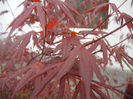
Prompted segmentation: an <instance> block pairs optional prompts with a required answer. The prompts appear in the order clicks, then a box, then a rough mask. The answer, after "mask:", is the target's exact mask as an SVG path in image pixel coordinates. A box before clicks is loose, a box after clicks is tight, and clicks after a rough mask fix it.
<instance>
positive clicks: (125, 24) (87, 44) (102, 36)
mask: <svg viewBox="0 0 133 99" xmlns="http://www.w3.org/2000/svg"><path fill="white" fill-rule="evenodd" d="M132 21H133V18H132V19H131V20H129V21H128V22H126V23H125V24H122V25H121V26H120V27H118V28H116V29H115V30H113V31H111V32H110V33H108V34H106V35H104V36H102V37H100V38H98V39H96V40H93V41H91V42H87V43H85V44H83V45H82V46H87V45H89V44H92V43H95V42H97V41H99V40H101V39H103V38H105V37H107V36H109V35H111V34H113V33H115V32H116V31H118V30H119V29H121V28H123V27H124V26H126V25H127V24H129V23H130V22H132Z"/></svg>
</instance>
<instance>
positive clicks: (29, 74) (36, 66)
mask: <svg viewBox="0 0 133 99" xmlns="http://www.w3.org/2000/svg"><path fill="white" fill-rule="evenodd" d="M42 66H43V64H41V63H40V62H36V63H35V64H32V65H31V68H30V70H29V71H27V72H26V74H24V77H23V78H22V79H21V80H20V81H19V83H18V84H17V86H16V88H15V90H14V92H13V95H12V99H13V98H14V95H15V94H16V92H17V91H18V90H20V89H21V88H22V87H24V85H25V84H26V82H27V80H28V79H29V78H30V77H32V75H33V74H36V73H38V72H39V71H40V70H41V68H42Z"/></svg>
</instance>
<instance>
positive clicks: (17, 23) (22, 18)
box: [8, 4, 35, 37]
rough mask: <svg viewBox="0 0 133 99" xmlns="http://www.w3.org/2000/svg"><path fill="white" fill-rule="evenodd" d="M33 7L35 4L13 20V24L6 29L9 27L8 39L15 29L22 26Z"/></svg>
mask: <svg viewBox="0 0 133 99" xmlns="http://www.w3.org/2000/svg"><path fill="white" fill-rule="evenodd" d="M34 7H35V4H34V5H31V6H30V7H29V8H27V9H26V10H24V11H23V12H22V13H21V14H20V15H19V16H18V17H17V18H15V20H13V22H12V23H11V24H10V25H9V26H8V28H10V27H11V30H10V33H9V37H10V36H11V34H12V33H13V31H14V30H15V29H17V28H18V27H19V26H21V25H23V23H24V21H25V20H26V19H27V18H28V17H29V16H30V14H31V12H32V10H33V8H34Z"/></svg>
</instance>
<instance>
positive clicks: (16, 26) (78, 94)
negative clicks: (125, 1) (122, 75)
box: [0, 0, 133, 99]
mask: <svg viewBox="0 0 133 99" xmlns="http://www.w3.org/2000/svg"><path fill="white" fill-rule="evenodd" d="M0 1H1V2H3V3H4V2H6V0H0ZM103 1H106V0H103ZM77 2H78V0H77ZM88 2H89V3H90V4H92V5H91V6H92V8H90V9H88V8H87V5H86V4H88ZM80 4H81V6H82V7H83V8H84V9H86V10H85V11H84V12H82V13H81V12H80V11H79V10H78V8H76V7H75V6H74V4H73V2H71V0H65V1H64V2H63V1H61V0H25V1H24V2H23V3H22V4H20V5H24V10H23V12H22V13H21V14H20V15H19V16H18V17H16V18H15V19H14V20H13V21H12V22H11V24H10V25H9V26H8V28H7V30H9V34H8V37H7V39H6V40H5V41H0V93H2V95H1V96H0V98H2V99H19V98H23V99H29V98H30V99H111V95H110V94H109V90H110V91H112V92H114V93H115V94H116V95H117V96H118V97H120V98H121V97H122V95H123V94H124V93H123V92H121V91H120V90H118V89H116V88H118V87H119V86H112V85H108V84H107V83H106V81H107V80H106V79H105V77H106V75H104V73H103V72H105V71H106V68H107V66H108V64H109V63H110V62H112V60H111V57H113V58H114V59H116V61H117V62H118V63H119V64H120V66H121V68H122V69H123V59H124V60H125V61H126V62H127V63H128V65H130V66H133V58H132V57H131V56H130V55H129V53H126V51H125V46H124V45H121V46H119V44H122V43H123V41H120V42H118V44H116V45H114V46H111V45H110V44H109V43H108V42H107V40H106V37H107V36H109V35H111V34H113V33H115V32H116V31H118V30H119V29H121V28H123V27H124V26H127V27H128V29H129V31H130V33H129V35H128V37H127V38H126V39H125V40H129V38H130V39H132V30H133V24H132V21H133V18H132V17H131V16H129V15H128V14H126V13H121V12H120V11H119V9H118V8H117V7H116V5H115V4H113V3H103V4H99V3H98V1H95V2H94V1H93V0H84V1H83V2H81V3H80ZM96 4H99V5H96ZM20 5H19V6H20ZM94 5H95V6H94ZM109 7H110V8H111V10H112V13H109V14H108V9H109ZM103 11H106V15H107V14H108V15H107V16H106V18H105V19H102V18H100V19H99V20H98V24H97V23H95V24H94V27H93V29H92V30H86V31H79V32H75V31H72V30H71V29H70V27H71V26H74V27H79V26H81V25H84V26H85V27H87V28H88V27H89V26H88V25H87V24H86V22H87V21H86V20H85V17H86V19H90V16H89V15H92V16H93V17H92V18H93V19H92V20H93V21H94V19H95V18H97V17H98V16H99V15H100V13H102V12H103ZM6 12H7V11H3V12H0V15H2V14H4V13H6ZM114 14H115V15H116V16H117V22H118V23H119V22H121V26H120V27H118V28H116V29H115V30H112V31H111V32H110V33H107V32H104V30H103V28H104V27H103V26H104V25H105V24H106V23H107V21H108V19H109V18H110V16H113V15H114ZM75 16H77V18H75ZM88 21H89V20H88ZM36 22H38V23H39V25H40V31H36V30H34V29H33V30H31V31H30V32H26V33H25V32H24V31H25V30H24V29H23V27H24V26H25V25H28V26H29V27H31V28H33V27H32V25H35V23H36ZM22 33H23V34H22ZM89 36H90V37H91V36H93V38H92V39H90V38H89ZM82 40H85V42H83V41H82ZM125 40H124V41H125ZM31 41H32V42H33V44H32V43H31ZM29 44H30V45H32V47H33V48H37V49H38V51H33V50H32V49H31V47H28V45H29ZM94 76H96V78H97V80H96V79H94ZM129 86H130V85H129ZM127 90H129V89H128V88H127ZM23 94H24V95H25V94H26V95H25V96H23ZM126 94H128V93H126ZM125 97H126V96H125ZM125 99H128V98H125Z"/></svg>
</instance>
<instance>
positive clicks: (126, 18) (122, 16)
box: [118, 13, 133, 33]
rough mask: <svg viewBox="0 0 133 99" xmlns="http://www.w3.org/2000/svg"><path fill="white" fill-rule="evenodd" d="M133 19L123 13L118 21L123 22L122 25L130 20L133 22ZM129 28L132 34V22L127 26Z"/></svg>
mask: <svg viewBox="0 0 133 99" xmlns="http://www.w3.org/2000/svg"><path fill="white" fill-rule="evenodd" d="M131 19H132V17H131V16H130V15H128V14H126V13H121V14H120V17H119V18H118V21H120V22H121V25H122V24H123V23H124V21H125V22H128V21H129V20H131ZM127 28H128V29H129V31H130V32H131V33H132V30H133V23H132V22H130V23H128V24H127Z"/></svg>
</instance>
